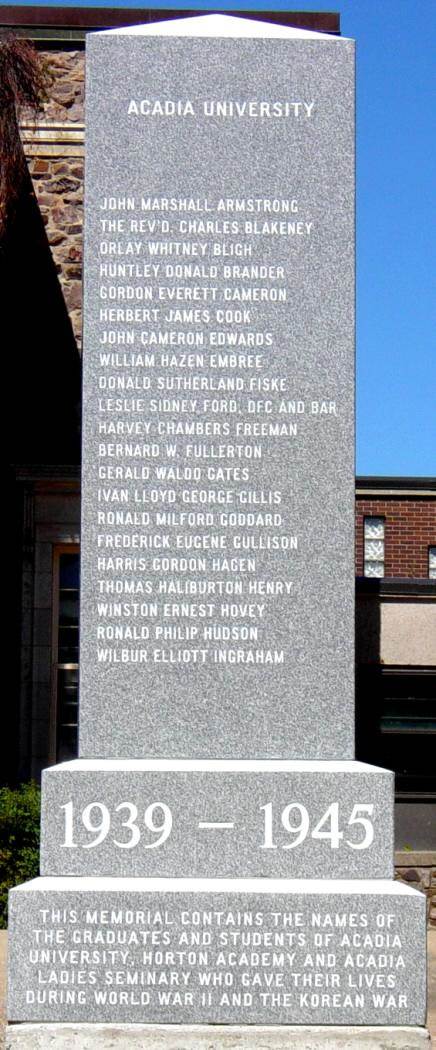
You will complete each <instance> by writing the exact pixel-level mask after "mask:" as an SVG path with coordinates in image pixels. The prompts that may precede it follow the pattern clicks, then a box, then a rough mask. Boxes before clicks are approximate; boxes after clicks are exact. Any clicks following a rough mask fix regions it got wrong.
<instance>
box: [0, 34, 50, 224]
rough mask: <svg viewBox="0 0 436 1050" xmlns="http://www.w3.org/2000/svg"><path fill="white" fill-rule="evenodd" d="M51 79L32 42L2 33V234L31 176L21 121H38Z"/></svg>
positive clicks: (0, 202) (0, 41) (0, 170)
mask: <svg viewBox="0 0 436 1050" xmlns="http://www.w3.org/2000/svg"><path fill="white" fill-rule="evenodd" d="M49 83H50V76H49V74H48V72H47V68H46V66H45V64H44V62H43V61H42V60H41V58H40V56H39V54H38V52H37V51H36V50H35V48H34V47H33V44H31V43H30V41H29V40H25V39H24V37H16V36H14V35H13V33H10V32H7V31H5V32H2V33H0V233H1V232H3V231H4V230H5V228H6V225H7V220H8V219H9V218H10V217H11V214H12V213H13V211H14V208H15V205H16V202H17V200H18V197H19V194H20V191H21V188H22V185H23V182H24V179H25V177H26V174H27V165H26V159H25V156H24V151H23V147H22V144H21V139H20V132H19V127H18V121H19V119H20V117H21V115H22V113H23V111H26V110H27V111H29V112H30V113H32V114H33V116H34V117H36V115H37V113H38V112H39V110H40V109H41V107H42V104H43V102H44V101H45V99H46V98H47V90H48V86H49Z"/></svg>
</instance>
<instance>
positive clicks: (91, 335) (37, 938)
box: [7, 15, 428, 1050]
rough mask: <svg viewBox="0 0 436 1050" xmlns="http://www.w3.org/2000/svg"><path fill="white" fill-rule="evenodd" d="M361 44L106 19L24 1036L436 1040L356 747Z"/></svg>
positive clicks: (346, 1043)
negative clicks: (74, 470) (74, 676)
mask: <svg viewBox="0 0 436 1050" xmlns="http://www.w3.org/2000/svg"><path fill="white" fill-rule="evenodd" d="M353 54H354V53H353V43H352V42H351V41H349V40H344V39H340V38H335V37H329V36H323V35H322V34H317V33H312V32H305V31H300V30H295V29H289V28H283V27H279V26H275V25H272V24H268V23H261V22H257V21H251V20H247V19H235V18H232V17H227V16H217V15H213V16H205V17H198V18H187V19H181V20H177V21H175V20H170V21H169V22H163V23H160V24H153V25H147V26H139V27H134V28H132V29H127V30H116V31H110V32H106V33H95V34H93V35H92V36H90V37H89V38H88V71H87V82H86V84H87V89H86V90H87V101H86V105H87V114H86V127H87V161H86V208H85V211H86V237H85V242H86V243H85V249H86V250H85V332H84V422H83V435H84V443H83V529H82V580H81V685H80V757H79V759H78V760H75V761H71V762H67V763H65V764H63V765H61V766H55V767H54V768H52V769H49V770H46V771H45V773H44V777H43V790H42V839H41V875H42V877H41V878H38V879H35V880H34V881H32V882H29V883H27V884H25V885H24V886H20V887H17V888H16V889H14V890H13V891H12V892H11V897H10V981H9V1019H10V1025H9V1028H8V1032H7V1046H8V1048H9V1050H42V1048H44V1050H46V1047H49V1046H50V1047H51V1046H53V1047H56V1050H58V1048H59V1050H67V1048H68V1050H70V1048H72V1047H74V1050H76V1048H77V1047H78V1048H81V1050H109V1048H110V1047H119V1048H120V1050H121V1048H126V1050H127V1048H128V1050H135V1048H136V1047H138V1048H139V1047H141V1048H150V1050H191V1048H192V1050H206V1048H207V1050H222V1048H228V1050H253V1048H255V1047H256V1048H264V1050H281V1048H283V1050H284V1048H285V1047H286V1048H288V1047H289V1050H291V1048H292V1050H294V1048H296V1047H298V1048H304V1050H318V1048H321V1047H322V1048H323V1050H333V1048H335V1050H336V1048H344V1050H346V1048H356V1050H357V1048H360V1050H363V1048H378V1050H382V1048H383V1050H388V1048H389V1050H397V1048H398V1050H400V1048H401V1050H406V1048H408V1050H418V1048H422V1047H424V1046H427V1045H428V1034H427V1033H426V1030H425V1028H424V1024H425V898H424V897H423V895H422V894H419V893H417V892H416V891H414V890H412V889H410V888H409V887H405V886H403V885H400V884H398V883H395V882H393V881H392V876H393V775H392V774H391V773H390V772H389V771H387V770H384V769H376V768H374V767H372V766H369V765H365V764H362V763H360V762H357V761H355V759H354V747H353V741H354V713H353V661H354V657H353V635H354V624H353V591H354V568H353V532H354V475H353V472H354V461H353V434H354V409H353V406H354V347H353V332H354V269H353V267H354V225H353V224H354V117H353V91H354V67H353V61H354V58H353Z"/></svg>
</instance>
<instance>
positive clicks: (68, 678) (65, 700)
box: [53, 545, 79, 762]
mask: <svg viewBox="0 0 436 1050" xmlns="http://www.w3.org/2000/svg"><path fill="white" fill-rule="evenodd" d="M54 569H55V571H54V584H55V595H54V599H55V600H54V603H53V611H54V621H55V622H54V631H53V638H54V647H53V664H54V667H53V672H54V674H53V678H54V690H55V705H54V706H55V711H56V726H55V741H54V752H55V759H56V761H57V762H64V761H67V760H68V759H70V758H76V756H77V727H78V671H79V551H78V549H77V548H75V547H73V546H72V545H71V546H70V545H69V546H68V547H66V546H65V547H58V548H57V549H55V565H54Z"/></svg>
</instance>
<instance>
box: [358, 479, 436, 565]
mask: <svg viewBox="0 0 436 1050" xmlns="http://www.w3.org/2000/svg"><path fill="white" fill-rule="evenodd" d="M365 517H382V518H384V519H385V576H387V577H394V576H398V577H400V576H401V577H415V578H421V579H428V548H429V547H430V546H436V497H435V498H431V497H430V496H428V497H427V498H419V497H418V495H417V494H416V493H413V494H412V495H410V496H407V498H403V499H401V498H397V497H389V496H385V495H383V496H382V495H381V496H380V497H376V496H371V498H365V497H363V496H362V497H359V496H358V497H357V501H356V576H363V519H364V518H365Z"/></svg>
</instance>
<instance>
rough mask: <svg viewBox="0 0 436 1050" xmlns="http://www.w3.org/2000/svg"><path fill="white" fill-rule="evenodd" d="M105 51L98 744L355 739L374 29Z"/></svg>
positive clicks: (90, 249)
mask: <svg viewBox="0 0 436 1050" xmlns="http://www.w3.org/2000/svg"><path fill="white" fill-rule="evenodd" d="M88 50H89V55H88V68H89V73H88V80H87V129H88V149H87V194H86V254H85V266H86V288H85V332H84V341H85V357H84V369H85V379H84V382H85V389H86V392H87V396H86V398H85V400H84V424H83V425H84V466H83V524H82V632H81V693H80V695H81V718H80V741H81V743H80V753H81V755H82V756H84V757H85V756H86V757H90V756H92V755H94V756H96V757H111V756H112V757H114V756H119V757H128V756H131V757H137V758H140V757H152V758H153V757H155V758H162V757H167V758H168V757H174V758H206V757H213V758H223V759H224V758H300V759H319V758H322V759H328V758H331V759H344V758H345V759H349V758H352V757H353V726H354V717H353V555H352V550H353V547H352V536H353V528H354V521H353V486H354V460H353V433H354V406H353V400H354V317H353V302H354V258H353V252H354V248H353V243H354V242H353V224H354V115H353V84H354V72H353V44H352V42H351V41H343V40H340V39H337V38H323V37H319V36H318V38H315V39H311V40H309V41H307V40H301V39H299V38H297V39H295V38H285V39H283V38H282V39H280V40H276V39H265V38H259V37H257V38H255V39H249V38H248V39H246V38H244V39H241V38H238V39H231V38H230V39H223V38H220V39H216V38H215V39H207V38H206V39H192V38H190V37H186V38H183V37H176V38H171V37H168V36H160V37H159V36H153V35H151V36H141V35H129V34H126V35H122V34H118V33H117V34H115V35H113V34H110V33H109V34H97V36H95V37H92V38H91V39H90V41H89V48H88ZM339 59H340V60H339ZM108 68H110V69H111V70H112V71H113V73H112V77H111V79H110V80H109V81H108V77H107V70H108ZM120 84H122V90H120ZM194 726H195V732H193V727H194Z"/></svg>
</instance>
